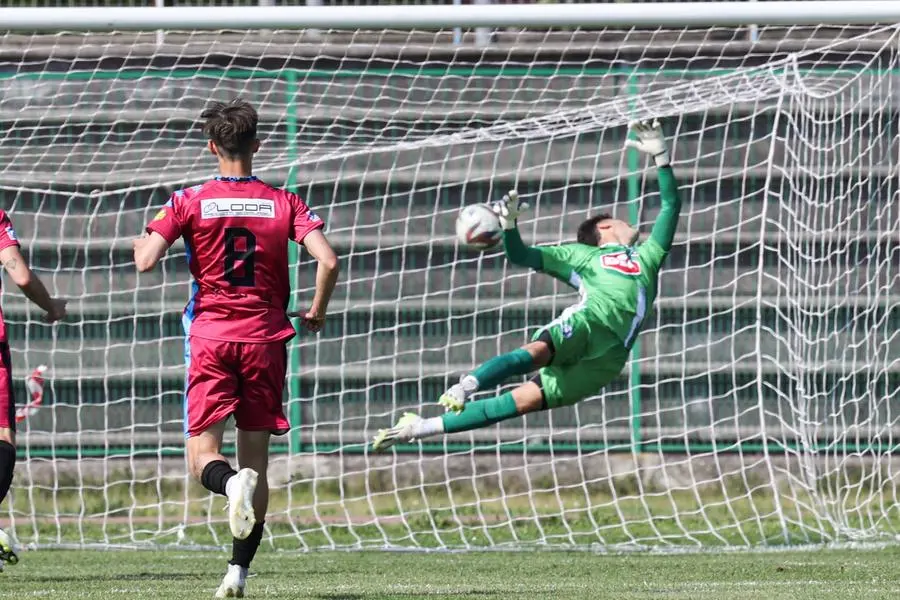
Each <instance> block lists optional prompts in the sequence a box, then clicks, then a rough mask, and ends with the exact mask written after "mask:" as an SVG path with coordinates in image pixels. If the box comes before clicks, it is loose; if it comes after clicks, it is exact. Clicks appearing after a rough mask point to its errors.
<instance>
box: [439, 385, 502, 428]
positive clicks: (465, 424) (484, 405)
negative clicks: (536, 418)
mask: <svg viewBox="0 0 900 600" xmlns="http://www.w3.org/2000/svg"><path fill="white" fill-rule="evenodd" d="M518 415H519V413H518V411H517V410H516V401H515V400H513V396H512V393H511V392H507V393H505V394H503V395H502V396H498V397H496V398H488V399H487V400H477V401H475V402H470V403H468V404H466V409H465V410H464V411H462V412H461V413H459V414H456V413H452V412H450V413H445V414H444V415H443V416H442V417H441V421H443V424H444V433H457V432H459V431H469V430H470V429H478V428H479V427H486V426H488V425H493V424H494V423H499V422H500V421H505V420H506V419H511V418H513V417H516V416H518Z"/></svg>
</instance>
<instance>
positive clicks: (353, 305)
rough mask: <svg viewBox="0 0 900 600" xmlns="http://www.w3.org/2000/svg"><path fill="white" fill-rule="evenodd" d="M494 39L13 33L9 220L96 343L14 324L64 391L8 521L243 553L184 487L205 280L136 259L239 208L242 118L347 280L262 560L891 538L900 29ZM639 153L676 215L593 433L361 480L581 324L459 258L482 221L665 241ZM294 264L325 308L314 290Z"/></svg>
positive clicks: (530, 283) (54, 398)
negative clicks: (659, 123) (471, 390)
mask: <svg viewBox="0 0 900 600" xmlns="http://www.w3.org/2000/svg"><path fill="white" fill-rule="evenodd" d="M489 34H490V39H489V40H488V42H487V43H486V42H485V40H484V39H483V35H484V33H483V32H480V33H479V32H474V31H464V32H461V34H456V35H455V34H454V32H452V31H450V30H447V31H440V32H423V31H410V32H400V31H357V32H336V31H335V32H332V31H302V32H295V31H274V32H248V31H237V30H236V31H221V32H192V31H166V32H139V33H111V34H97V33H82V32H64V33H59V34H52V35H50V34H35V35H21V34H14V33H5V34H4V33H2V32H0V50H2V52H0V121H2V122H3V127H2V128H0V195H2V206H3V207H4V208H5V209H6V210H8V211H9V212H10V213H11V215H12V218H13V221H14V223H15V225H16V228H17V231H18V233H19V237H20V239H21V240H22V242H23V244H24V246H25V247H26V248H27V250H28V253H29V256H30V260H31V262H32V263H33V265H34V266H35V268H36V270H37V272H38V273H39V274H40V275H41V276H42V277H43V278H44V279H45V281H47V282H48V285H49V286H50V287H51V288H52V289H53V290H55V291H56V292H57V293H59V294H61V295H64V296H66V297H68V298H70V299H71V302H70V309H71V311H72V313H73V315H72V317H71V318H70V319H69V320H68V321H67V322H66V323H64V324H62V325H59V326H56V327H54V328H51V327H48V326H44V325H42V324H41V323H40V315H39V314H38V312H37V311H36V309H34V308H33V307H29V306H28V305H27V303H26V302H25V301H24V299H23V297H22V296H21V294H19V293H18V292H17V291H11V290H10V289H9V286H6V287H5V288H4V290H3V307H4V314H5V317H6V321H7V324H8V326H9V336H10V345H11V350H12V357H13V365H14V376H15V379H16V382H17V385H20V387H21V383H20V382H22V380H23V379H24V376H25V375H26V374H27V373H28V372H29V369H30V368H33V367H34V366H36V365H37V364H41V363H46V364H48V365H49V366H50V370H49V371H48V374H47V376H48V386H47V387H48V389H47V398H46V399H45V406H44V407H43V408H41V409H40V410H39V411H37V412H36V413H35V414H34V415H32V416H30V417H29V418H28V419H27V420H26V421H24V422H23V423H21V424H20V433H19V439H18V441H19V446H20V448H21V452H22V453H23V454H24V460H23V461H22V462H21V463H20V465H19V467H18V475H17V480H16V487H15V490H14V493H13V495H12V497H11V499H10V501H9V502H8V503H7V504H6V505H4V511H5V513H6V515H7V516H8V517H9V519H10V522H11V526H12V529H13V531H14V532H15V535H16V536H17V537H18V539H19V540H20V541H21V542H24V543H32V544H35V545H38V546H49V545H60V544H98V545H116V544H160V545H173V546H180V547H192V546H208V545H221V544H224V543H227V542H228V541H229V540H230V538H229V537H228V535H227V527H226V526H224V525H223V523H224V521H223V518H224V516H225V513H224V512H223V511H222V502H221V500H219V499H215V498H212V497H210V496H209V495H207V494H206V492H205V491H203V490H202V489H200V488H199V486H196V485H195V484H192V483H190V482H189V481H188V478H187V476H186V475H185V469H184V464H183V458H182V456H181V448H182V445H183V438H182V434H181V418H182V410H183V409H182V392H183V389H182V388H183V379H184V366H183V358H182V356H183V351H182V348H183V341H182V330H181V320H180V310H181V308H182V306H183V305H184V302H185V301H186V298H187V295H188V286H189V274H188V271H187V265H186V262H185V256H184V250H183V247H182V246H180V245H176V246H175V247H174V248H173V250H172V251H171V252H170V254H169V257H168V258H167V259H165V260H164V261H163V262H162V264H161V266H160V267H159V268H158V269H157V270H156V271H155V272H153V273H150V274H145V275H140V276H138V275H137V274H136V273H135V269H134V265H133V262H132V259H131V245H130V239H131V238H132V237H134V236H136V235H138V234H139V233H140V232H141V230H142V227H143V225H144V224H145V223H146V222H148V221H149V220H150V219H151V218H152V216H153V215H154V214H155V212H156V210H158V208H159V206H160V205H161V204H162V203H163V202H165V200H166V199H167V197H168V195H169V194H170V193H171V192H172V191H174V190H175V189H178V188H180V187H183V186H185V185H190V184H193V183H197V182H200V181H203V180H204V179H205V178H207V177H209V176H210V175H212V174H213V169H214V165H213V162H212V159H211V157H210V156H208V155H207V154H205V153H204V152H203V147H204V139H203V137H202V134H201V132H200V131H199V129H198V127H197V123H196V120H197V118H198V115H199V113H200V111H201V110H202V108H203V107H204V106H205V105H206V104H207V102H208V101H209V100H211V99H228V98H230V97H232V96H242V97H244V98H246V99H247V100H249V101H251V102H253V103H254V104H255V105H257V106H258V108H259V109H260V116H261V125H260V129H261V137H262V139H263V147H262V149H261V151H260V153H259V154H258V155H257V163H256V170H257V174H258V175H260V176H261V177H263V178H264V179H266V180H268V181H270V182H271V183H274V184H278V185H286V186H288V187H290V188H292V189H295V190H297V191H298V192H299V193H300V194H301V196H303V197H304V198H305V199H306V200H307V202H308V203H309V204H310V205H312V206H313V207H314V208H315V209H316V210H317V212H318V213H319V214H320V215H322V216H323V218H324V219H325V221H326V222H327V224H328V236H329V239H330V240H331V241H332V243H333V245H334V246H335V247H336V249H337V250H338V252H339V254H340V256H341V261H342V273H341V279H340V282H339V284H338V287H337V289H336V291H335V294H334V299H333V305H332V309H331V316H330V317H329V321H328V324H327V327H326V329H325V331H324V332H323V333H322V334H321V335H320V336H319V337H318V338H312V337H309V336H303V335H301V336H299V337H298V338H297V339H296V340H295V341H294V342H293V343H292V345H291V370H290V375H289V379H288V388H289V397H288V399H287V407H288V413H289V416H290V417H291V420H292V422H293V424H294V429H293V430H292V431H291V432H290V433H289V434H288V435H287V436H284V437H283V438H279V439H278V440H277V443H276V444H275V446H274V448H273V450H274V456H273V462H272V467H271V469H270V476H271V478H272V481H273V493H272V501H271V508H270V516H269V517H268V518H267V535H266V540H267V542H266V543H268V544H272V545H275V546H276V547H281V548H298V547H299V548H303V549H309V548H323V547H324V548H337V547H340V548H362V547H416V548H431V547H438V548H473V547H525V546H544V545H549V546H565V547H595V548H601V549H628V548H647V547H663V548H685V547H707V546H711V547H751V546H758V545H768V544H801V543H816V542H822V541H826V542H833V541H845V540H876V539H889V538H890V537H891V536H893V535H894V533H895V532H896V529H897V515H896V514H895V508H894V506H895V502H896V496H895V491H894V488H895V481H896V467H895V465H894V463H893V462H892V460H891V452H892V450H893V448H894V444H895V441H894V439H893V435H894V434H895V430H896V427H897V414H896V413H897V409H896V406H897V401H898V397H897V393H898V392H897V390H898V389H900V385H898V384H900V376H898V373H900V363H898V359H897V357H898V356H900V352H898V350H900V334H898V333H897V332H898V331H900V310H898V305H900V303H898V297H897V295H896V292H895V291H892V290H896V289H898V283H900V282H898V279H900V269H898V267H897V265H900V244H898V233H900V209H898V208H897V206H898V204H897V202H896V197H895V196H896V185H897V184H896V169H897V164H898V150H900V147H898V141H897V125H898V124H897V117H896V110H895V106H894V97H895V95H896V93H897V87H896V85H895V81H896V78H897V75H898V71H897V51H896V49H897V43H898V38H897V32H896V29H895V28H893V27H885V28H862V27H789V28H784V27H759V28H758V29H757V30H756V31H755V32H754V34H753V35H754V38H755V39H756V41H754V42H751V41H750V36H749V33H748V31H747V30H746V29H726V28H709V29H667V30H662V29H660V30H654V31H648V30H639V29H619V30H614V29H609V30H599V31H588V30H579V29H576V30H571V31H558V30H554V31H545V32H536V31H518V30H504V31H494V32H489ZM479 36H482V37H479ZM644 117H658V118H660V119H662V120H663V122H664V124H665V128H666V132H667V134H668V135H669V137H670V138H671V140H672V147H673V155H674V157H675V163H674V167H675V172H676V174H677V176H678V177H679V179H680V182H681V186H682V187H681V189H682V195H683V200H684V208H683V213H682V219H681V225H680V229H679V233H678V235H677V237H676V246H675V248H674V249H673V251H672V253H671V255H670V257H669V258H668V261H667V265H666V268H665V269H664V271H663V273H662V275H661V279H660V297H659V299H658V301H657V306H656V311H655V314H654V315H653V317H652V318H650V319H649V324H648V325H647V328H646V330H645V332H644V334H643V335H642V337H641V341H640V344H639V345H638V347H637V348H636V350H635V355H634V360H633V361H632V363H631V364H630V365H629V367H628V368H627V370H626V372H625V373H623V376H622V377H621V378H620V380H618V381H617V382H615V383H614V384H613V385H611V386H609V387H608V388H607V389H606V390H604V391H603V392H602V393H601V395H599V396H597V397H596V398H592V399H590V400H587V401H585V402H583V403H580V404H579V405H577V406H576V407H571V408H564V409H559V410H556V411H553V412H552V413H542V414H538V415H533V416H529V417H527V418H525V419H521V420H514V421H508V422H505V423H503V424H501V425H499V426H495V427H491V428H488V429H485V430H480V431H475V432H471V433H467V434H460V435H455V436H450V437H448V438H447V439H446V441H441V442H437V443H427V444H422V445H419V444H416V445H411V446H408V447H403V448H400V449H399V451H398V452H397V453H396V454H391V455H388V456H376V455H372V454H370V453H368V452H367V450H366V444H365V443H366V440H367V439H369V438H370V437H371V436H372V435H373V434H374V432H375V431H376V430H377V429H378V428H379V427H384V426H387V425H388V424H389V423H390V422H391V421H392V420H393V419H394V418H396V416H397V415H398V414H399V412H400V411H401V410H404V409H410V408H412V409H420V408H421V410H423V411H424V412H425V413H426V414H432V413H434V414H436V411H435V408H433V407H432V406H433V405H431V403H432V402H433V401H434V400H436V398H437V397H438V395H439V394H440V392H441V391H443V389H444V388H445V386H446V385H447V384H448V383H451V382H453V381H454V380H455V378H456V377H458V375H459V373H461V372H465V371H468V370H469V369H471V367H473V366H474V365H476V364H478V363H480V362H482V361H484V360H485V359H487V358H489V357H491V356H493V355H495V354H497V353H500V352H505V351H508V350H511V349H513V348H515V347H517V346H519V345H520V344H522V343H523V342H524V341H526V340H527V339H528V337H529V335H530V333H532V332H533V331H534V329H535V328H537V327H539V326H540V325H542V324H543V323H545V322H547V321H549V320H550V319H552V318H553V317H554V316H555V315H556V314H557V313H558V312H559V311H560V310H561V309H562V308H564V307H565V306H567V305H568V304H570V303H572V302H574V300H575V299H574V298H573V297H572V296H571V295H570V294H569V293H568V292H567V291H566V290H565V289H563V288H561V287H558V286H557V284H556V283H554V282H553V281H552V280H550V279H549V278H547V277H544V276H541V275H536V274H529V273H526V272H523V271H521V270H519V269H516V268H515V267H511V266H509V265H508V264H506V262H505V261H504V259H503V256H502V254H501V253H499V252H489V253H485V254H478V253H473V252H469V251H466V250H465V249H463V248H459V247H457V246H456V243H455V239H454V236H453V230H454V221H455V216H456V213H457V212H458V211H459V209H460V208H461V207H462V206H464V205H466V204H470V203H474V202H481V201H485V200H487V199H490V198H494V197H497V196H499V195H501V194H502V193H504V192H505V191H506V190H508V189H510V188H512V187H517V188H518V189H519V191H520V192H521V193H522V195H523V196H524V197H525V198H526V199H527V200H529V201H530V202H531V204H532V206H533V207H534V208H533V211H532V212H531V213H530V214H528V216H527V218H525V219H523V221H522V222H521V224H520V228H521V230H522V233H523V237H524V238H525V239H526V241H528V242H531V243H557V242H560V241H564V240H569V239H571V238H573V237H574V235H573V234H574V231H575V228H576V227H577V224H578V223H579V222H580V221H581V220H582V219H584V218H585V216H587V215H589V214H592V213H594V212H597V211H598V210H600V209H603V210H611V211H613V212H614V213H616V214H617V215H619V216H621V217H623V218H632V219H637V220H639V221H640V222H641V223H642V225H643V226H644V229H645V230H646V229H648V227H649V225H650V224H651V223H652V221H653V220H654V218H655V216H656V214H657V212H658V210H659V199H658V196H657V194H656V188H655V183H654V179H653V177H654V174H653V171H652V169H647V168H646V167H647V165H645V164H644V163H643V162H642V159H639V157H637V156H636V155H634V154H629V153H626V152H624V151H623V150H622V144H623V141H624V139H625V131H626V129H625V126H626V124H627V122H628V121H629V120H631V119H634V118H644ZM298 262H299V274H298V277H297V282H296V286H295V289H296V294H295V299H294V300H295V305H296V307H297V308H302V307H303V306H304V304H305V303H306V302H309V300H310V298H311V296H312V288H313V282H314V278H313V275H312V273H313V272H314V265H312V264H311V262H310V261H309V259H308V258H307V257H306V256H304V255H303V254H302V253H301V254H299V255H298ZM19 392H20V398H21V397H24V388H22V389H20V390H19ZM227 441H228V444H229V449H231V450H233V448H232V446H231V444H232V442H233V438H231V437H229V438H228V440H227Z"/></svg>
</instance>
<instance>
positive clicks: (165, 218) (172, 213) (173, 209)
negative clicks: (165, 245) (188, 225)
mask: <svg viewBox="0 0 900 600" xmlns="http://www.w3.org/2000/svg"><path fill="white" fill-rule="evenodd" d="M179 208H180V202H178V195H177V193H176V194H172V197H171V198H169V201H168V202H166V205H165V206H163V207H162V208H161V209H159V212H158V213H156V216H154V217H153V220H152V221H150V224H149V225H147V233H153V232H154V231H155V232H156V233H158V234H159V235H161V236H163V237H164V238H165V240H166V241H167V242H169V245H172V244H174V243H175V240H177V239H178V238H180V237H181V219H180V215H179V212H180V210H179Z"/></svg>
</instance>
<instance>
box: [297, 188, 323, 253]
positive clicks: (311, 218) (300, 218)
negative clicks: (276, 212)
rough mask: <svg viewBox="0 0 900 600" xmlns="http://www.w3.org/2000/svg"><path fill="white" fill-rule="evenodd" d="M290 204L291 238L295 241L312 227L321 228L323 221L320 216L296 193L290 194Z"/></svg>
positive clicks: (300, 239)
mask: <svg viewBox="0 0 900 600" xmlns="http://www.w3.org/2000/svg"><path fill="white" fill-rule="evenodd" d="M290 200H291V206H292V207H293V209H294V215H293V220H294V222H293V224H292V226H291V239H292V240H294V241H295V242H297V243H300V242H302V241H303V238H305V237H306V235H307V234H308V233H309V232H310V231H312V230H314V229H322V228H323V227H325V223H324V222H323V221H322V218H321V217H320V216H319V215H317V214H316V213H314V212H313V211H311V210H310V209H309V207H308V206H307V205H306V203H305V202H303V200H301V199H300V197H299V196H297V195H296V194H290Z"/></svg>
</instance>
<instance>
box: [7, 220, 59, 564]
mask: <svg viewBox="0 0 900 600" xmlns="http://www.w3.org/2000/svg"><path fill="white" fill-rule="evenodd" d="M0 263H3V268H4V269H6V272H7V273H9V276H10V278H11V279H12V280H13V283H15V284H16V285H17V286H19V288H20V289H21V290H22V292H24V293H25V295H26V296H27V297H28V299H29V300H31V301H32V302H34V303H35V304H37V305H38V306H39V307H41V308H42V309H44V310H45V311H46V312H47V315H46V317H45V318H44V319H45V320H46V321H47V322H48V323H52V322H54V321H58V320H60V319H62V318H63V317H65V316H66V301H65V300H61V299H59V298H51V297H50V294H49V293H47V288H45V287H44V284H43V283H42V282H41V280H40V278H39V277H38V276H37V275H35V274H34V273H33V272H32V270H31V269H30V268H28V262H27V261H26V260H25V258H24V257H23V256H22V253H21V252H20V251H19V239H18V238H17V237H16V230H15V229H13V224H12V221H10V220H9V216H7V214H6V212H5V211H3V210H0ZM15 465H16V400H15V397H14V395H13V387H12V362H11V361H10V356H9V341H8V340H7V338H6V323H5V322H4V320H3V311H2V309H0V502H3V499H4V498H6V494H7V492H9V486H10V485H12V479H13V468H14V467H15ZM16 562H18V558H17V557H16V553H15V550H14V548H13V544H12V540H10V538H9V536H8V535H6V533H5V532H4V531H3V530H2V529H0V571H3V563H10V564H15V563H16Z"/></svg>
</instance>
